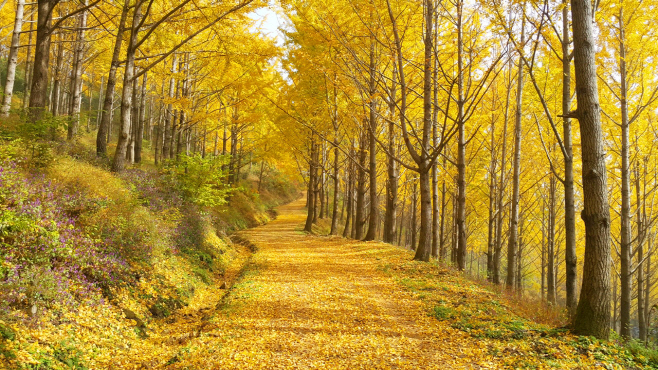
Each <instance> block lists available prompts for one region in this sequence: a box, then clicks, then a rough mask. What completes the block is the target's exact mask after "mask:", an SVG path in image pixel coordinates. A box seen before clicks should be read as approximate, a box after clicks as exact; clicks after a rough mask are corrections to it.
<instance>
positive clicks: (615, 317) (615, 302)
mask: <svg viewBox="0 0 658 370" xmlns="http://www.w3.org/2000/svg"><path fill="white" fill-rule="evenodd" d="M612 275H613V278H612V322H611V323H610V325H611V326H610V328H611V329H612V330H614V331H616V332H619V331H618V330H617V321H619V315H618V314H617V313H618V312H619V310H618V307H617V305H618V303H619V300H618V299H617V298H618V295H617V286H618V285H619V284H617V274H616V273H615V274H612Z"/></svg>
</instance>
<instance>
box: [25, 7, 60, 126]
mask: <svg viewBox="0 0 658 370" xmlns="http://www.w3.org/2000/svg"><path fill="white" fill-rule="evenodd" d="M55 5H57V1H55V0H39V1H38V2H37V35H36V45H35V51H34V69H33V72H32V74H31V76H32V77H31V80H32V81H31V88H30V104H29V107H30V116H31V118H32V119H34V120H39V119H41V117H42V115H43V111H44V109H45V108H46V98H47V95H48V94H47V92H48V66H49V65H50V41H51V36H52V29H51V27H52V20H53V10H54V7H55ZM30 35H32V33H30Z"/></svg>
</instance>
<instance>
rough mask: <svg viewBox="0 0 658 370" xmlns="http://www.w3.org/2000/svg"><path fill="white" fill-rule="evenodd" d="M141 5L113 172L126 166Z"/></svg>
mask: <svg viewBox="0 0 658 370" xmlns="http://www.w3.org/2000/svg"><path fill="white" fill-rule="evenodd" d="M141 5H142V3H141V2H138V3H137V4H136V5H135V10H134V13H133V21H132V27H131V29H130V40H129V42H128V49H127V50H126V69H125V72H124V75H123V91H122V93H121V131H120V132H119V140H118V142H117V150H116V153H115V154H114V161H113V162H112V171H113V172H120V171H122V170H123V169H124V168H125V166H126V153H127V151H128V143H129V140H130V122H131V108H132V96H133V92H132V89H133V84H136V83H137V81H133V76H134V75H135V52H136V49H135V46H136V44H137V34H138V33H139V30H138V29H137V28H138V27H139V23H140V20H141V18H142V8H141Z"/></svg>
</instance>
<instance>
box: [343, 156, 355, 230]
mask: <svg viewBox="0 0 658 370" xmlns="http://www.w3.org/2000/svg"><path fill="white" fill-rule="evenodd" d="M350 154H351V153H350ZM345 167H346V169H345V170H346V171H345V172H346V176H347V177H348V179H347V182H346V183H345V187H346V191H345V199H344V200H343V202H344V203H345V202H347V206H346V208H347V212H346V213H347V217H346V218H345V228H344V229H343V238H347V237H349V236H350V230H351V229H352V226H351V225H350V222H351V219H352V212H353V211H352V194H353V191H352V184H353V183H354V172H353V171H350V162H349V161H347V162H346V164H345Z"/></svg>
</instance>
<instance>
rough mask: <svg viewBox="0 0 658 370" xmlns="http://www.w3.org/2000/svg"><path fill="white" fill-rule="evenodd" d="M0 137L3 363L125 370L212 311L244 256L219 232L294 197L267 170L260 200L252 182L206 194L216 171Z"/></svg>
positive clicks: (266, 214) (83, 145)
mask: <svg viewBox="0 0 658 370" xmlns="http://www.w3.org/2000/svg"><path fill="white" fill-rule="evenodd" d="M6 128H7V126H5V127H4V129H5V132H3V141H2V143H1V144H0V244H1V248H0V297H1V298H0V368H3V367H6V368H25V369H85V368H108V367H112V366H115V367H116V366H120V365H126V366H128V365H129V364H130V363H131V362H133V360H134V359H136V358H139V357H140V355H141V354H143V353H149V354H150V355H153V354H154V353H159V352H162V351H166V350H167V349H166V348H165V346H163V345H162V338H164V337H166V331H167V324H168V322H171V321H172V320H175V319H176V317H179V316H182V315H191V314H196V313H199V312H203V310H204V309H207V308H208V307H214V305H216V304H217V303H218V302H219V301H221V299H222V297H223V296H224V295H225V293H226V291H227V290H228V289H227V288H230V286H231V285H232V283H233V282H234V281H235V280H236V279H237V277H238V276H239V275H240V273H241V271H242V268H243V266H244V265H245V263H246V262H247V261H248V259H249V257H250V255H251V251H250V250H249V248H248V247H247V246H243V245H240V244H239V243H234V242H232V241H231V239H230V236H229V235H230V234H231V233H232V232H234V231H236V230H240V229H244V228H247V227H251V226H255V225H259V224H262V223H265V222H267V221H269V220H270V219H271V217H273V214H272V212H271V209H272V208H273V207H274V206H276V205H278V204H281V203H284V202H288V201H290V200H292V199H295V198H297V197H298V195H299V194H298V193H297V191H296V190H295V187H294V185H293V184H290V183H288V182H287V181H286V180H285V179H284V178H283V177H282V176H281V175H280V174H278V173H277V172H276V171H275V170H270V171H269V172H268V173H267V174H266V176H265V177H264V179H263V183H262V186H261V191H260V192H258V191H257V190H256V189H257V187H258V184H257V182H258V179H257V177H256V175H255V174H252V173H249V174H247V175H246V176H244V178H243V179H242V181H241V182H240V184H239V186H237V187H233V188H228V187H216V186H214V185H212V184H211V185H208V184H207V183H206V182H204V181H205V180H204V179H207V176H208V170H209V168H219V169H221V164H225V162H222V161H221V160H218V161H213V160H205V161H204V160H200V159H197V160H195V161H190V162H188V163H187V165H186V167H188V170H189V171H184V170H181V168H180V165H178V166H176V165H173V166H168V167H167V168H165V169H164V170H157V169H156V168H155V166H153V164H152V163H153V162H152V158H149V152H148V151H147V152H146V153H145V154H146V158H145V160H144V163H143V164H142V165H140V166H139V167H136V168H133V169H129V170H127V171H125V172H124V173H122V174H121V175H116V174H113V173H111V172H109V171H108V165H107V164H108V161H107V160H98V159H96V158H95V153H94V151H93V146H92V145H91V143H92V142H93V137H92V136H88V137H87V136H85V137H83V138H81V140H80V141H78V142H77V143H75V144H70V143H62V142H61V141H60V142H55V141H50V142H46V141H43V140H32V138H31V137H30V134H29V132H28V133H27V134H26V133H25V132H22V133H21V135H12V132H8V131H7V130H6ZM42 134H43V133H39V136H43V135H42ZM17 138H18V139H17ZM111 150H112V148H111ZM213 166H214V167H213ZM254 170H255V168H254ZM218 171H219V170H218ZM254 172H255V171H254ZM194 176H197V178H194ZM200 197H202V198H203V199H202V200H203V201H200V200H199V199H201V198H200ZM224 200H227V201H228V202H227V203H225V204H223V201H224ZM110 364H113V365H110Z"/></svg>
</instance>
